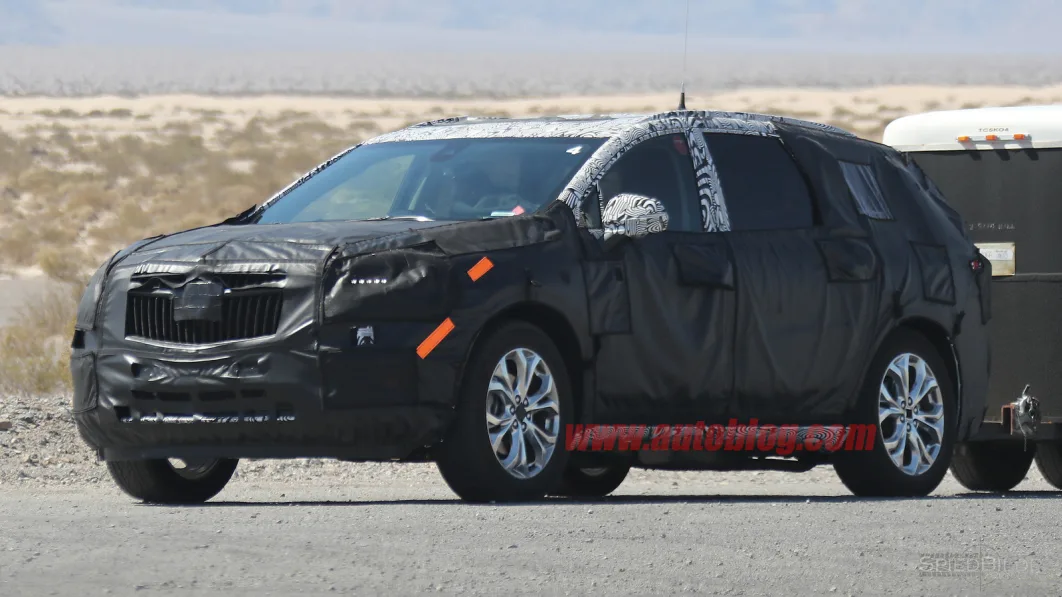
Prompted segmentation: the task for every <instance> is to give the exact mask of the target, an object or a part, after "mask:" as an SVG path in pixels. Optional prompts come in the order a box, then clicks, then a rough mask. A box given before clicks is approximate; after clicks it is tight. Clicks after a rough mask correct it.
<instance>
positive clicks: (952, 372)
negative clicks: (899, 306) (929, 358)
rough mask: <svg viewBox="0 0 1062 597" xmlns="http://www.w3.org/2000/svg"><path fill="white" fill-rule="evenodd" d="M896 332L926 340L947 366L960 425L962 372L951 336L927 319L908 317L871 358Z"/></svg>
mask: <svg viewBox="0 0 1062 597" xmlns="http://www.w3.org/2000/svg"><path fill="white" fill-rule="evenodd" d="M898 330H908V331H912V332H915V333H917V334H919V335H920V336H922V337H923V338H925V339H926V340H928V341H929V343H930V344H932V345H933V348H935V349H936V350H937V354H938V355H940V358H941V359H943V360H944V362H945V363H946V364H947V368H948V371H947V373H948V379H950V380H951V385H952V387H953V388H955V402H956V406H957V408H958V412H957V413H956V415H957V416H956V418H955V421H956V425H961V421H962V417H963V414H964V413H963V392H962V370H961V368H960V364H959V355H958V353H957V352H956V351H955V346H954V344H953V343H952V339H951V334H950V333H948V331H947V329H946V328H945V327H944V326H943V325H941V324H940V323H937V322H936V321H933V320H932V319H929V318H927V317H917V316H916V317H908V318H906V319H903V320H901V321H900V323H899V325H897V326H896V327H894V328H893V329H892V331H890V332H889V333H888V334H886V335H885V336H884V337H883V338H882V339H881V342H879V343H878V346H877V347H876V348H875V349H874V353H873V354H872V356H871V358H873V355H876V354H877V352H878V350H880V349H881V345H882V344H884V343H885V341H886V340H887V339H888V338H889V337H890V336H892V335H893V334H894V333H896V332H897V331H898Z"/></svg>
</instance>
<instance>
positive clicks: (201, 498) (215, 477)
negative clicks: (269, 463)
mask: <svg viewBox="0 0 1062 597" xmlns="http://www.w3.org/2000/svg"><path fill="white" fill-rule="evenodd" d="M238 463H239V461H238V460H235V459H229V458H221V459H204V460H125V461H115V462H108V463H107V470H108V471H110V473H111V478H112V479H114V482H115V483H117V484H118V487H120V488H121V489H122V491H124V492H126V493H127V494H129V495H131V496H132V497H134V498H136V499H138V500H140V501H142V502H147V503H151V504H201V503H203V502H205V501H207V500H209V499H210V498H212V497H214V496H215V495H217V494H218V493H220V492H221V490H222V489H224V488H225V485H227V484H228V482H229V480H230V479H232V474H233V473H234V472H236V465H237V464H238Z"/></svg>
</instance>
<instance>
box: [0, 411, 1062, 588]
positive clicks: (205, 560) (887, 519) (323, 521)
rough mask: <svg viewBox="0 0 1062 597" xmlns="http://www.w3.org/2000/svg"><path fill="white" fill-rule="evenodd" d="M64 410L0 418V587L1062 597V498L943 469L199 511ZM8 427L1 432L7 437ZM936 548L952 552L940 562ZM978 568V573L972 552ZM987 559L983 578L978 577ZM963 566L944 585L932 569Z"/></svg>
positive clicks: (280, 498)
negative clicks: (888, 478) (502, 497)
mask: <svg viewBox="0 0 1062 597" xmlns="http://www.w3.org/2000/svg"><path fill="white" fill-rule="evenodd" d="M68 403H69V401H68V398H67V397H65V396H50V397H36V398H33V399H29V398H26V397H21V398H15V397H8V398H7V399H5V400H4V401H3V403H2V404H0V422H5V421H6V422H10V423H12V425H11V428H10V429H9V430H6V431H0V520H2V521H3V524H2V528H3V530H2V531H0V595H5V596H8V595H77V596H81V595H99V594H115V595H124V594H133V593H136V594H158V595H185V594H187V595H193V594H194V595H201V594H222V593H224V594H226V595H293V594H317V593H325V594H347V593H369V594H376V593H397V594H410V593H444V594H456V593H468V594H483V595H486V594H495V593H498V592H502V591H504V592H509V593H519V594H543V593H544V594H572V595H579V594H586V593H589V592H601V593H605V594H608V593H616V594H653V593H656V594H661V593H697V594H722V595H768V594H777V593H779V592H788V593H792V594H826V595H832V594H838V595H856V594H860V595H862V594H877V595H913V594H934V595H935V594H955V595H967V594H985V595H1005V594H1013V595H1052V594H1054V595H1057V594H1058V587H1059V586H1062V541H1060V538H1062V531H1060V529H1059V527H1058V525H1057V524H1056V518H1057V516H1056V512H1057V507H1058V504H1059V498H1060V494H1059V493H1057V492H1053V491H1051V488H1050V486H1048V485H1047V484H1046V482H1044V481H1043V479H1042V478H1040V476H1039V474H1038V473H1037V472H1036V471H1035V469H1034V471H1033V473H1031V474H1030V476H1029V478H1028V479H1027V480H1026V481H1025V482H1024V483H1023V484H1022V486H1021V487H1020V489H1021V490H1022V491H1020V492H1018V493H1014V494H1010V495H1008V496H1006V497H998V496H986V495H975V494H969V493H966V492H965V491H964V490H963V489H962V488H961V487H960V486H959V485H958V484H957V483H956V482H955V481H954V480H953V479H951V478H950V477H948V478H947V479H946V480H945V482H944V484H942V486H941V487H940V489H938V490H937V492H936V493H935V494H934V495H933V496H932V497H930V498H926V499H915V500H860V499H855V498H853V497H851V496H850V495H849V494H848V492H847V491H846V490H845V488H844V487H843V486H842V485H841V484H840V482H839V481H837V479H836V477H835V476H834V474H833V471H832V470H831V469H830V468H829V467H822V468H819V469H815V470H813V471H811V472H809V473H803V474H784V473H774V472H743V473H687V472H659V471H640V470H639V471H634V472H632V473H631V476H630V478H629V479H628V480H627V482H626V483H624V485H623V486H622V487H621V488H620V489H619V490H618V492H617V494H616V495H615V496H613V497H610V498H608V499H605V500H599V501H595V502H579V501H568V500H555V501H553V502H550V503H546V504H533V505H504V506H503V505H479V506H477V505H468V504H464V503H461V502H459V501H457V500H456V499H455V498H454V496H453V494H452V493H450V491H449V490H448V488H447V487H446V485H445V484H444V483H443V481H442V478H441V477H440V476H439V474H438V473H437V471H436V469H435V467H434V466H433V465H425V464H409V465H398V464H385V463H367V464H350V463H339V462H331V461H319V460H300V461H279V462H274V461H252V462H243V463H241V465H240V468H239V470H238V471H237V476H236V478H235V479H234V480H233V481H232V483H231V484H230V486H229V487H228V488H226V490H225V491H224V492H223V493H222V494H221V495H220V496H219V497H218V498H216V500H215V501H213V502H211V503H209V504H208V505H206V506H202V507H189V508H167V507H152V506H144V505H139V504H136V503H135V502H133V501H132V500H131V499H129V498H127V497H126V496H124V495H123V494H121V493H120V492H119V490H118V489H116V488H115V487H114V486H113V485H112V484H111V482H110V480H109V478H108V477H107V475H106V471H105V468H104V467H103V466H102V465H100V464H98V463H96V462H95V461H94V459H93V457H92V454H91V453H90V452H89V451H88V450H87V449H86V448H85V447H84V446H83V444H82V443H81V440H80V439H79V438H78V437H77V434H76V432H75V430H74V429H73V426H72V422H71V419H70V416H69V414H68V412H67V410H66V407H67V404H68ZM2 427H4V425H0V428H2ZM938 553H947V554H953V555H950V556H948V557H946V558H944V559H943V560H939V563H933V562H938V560H933V559H932V558H931V556H932V555H933V554H938ZM977 553H981V554H982V559H981V560H976V559H971V557H972V558H977V557H978V556H976V555H972V556H971V554H977ZM978 561H981V562H983V566H982V568H983V569H982V571H981V572H980V573H972V572H969V573H963V572H960V570H962V569H970V568H971V566H972V565H973V564H976V563H977V562H978ZM931 567H932V568H933V569H934V570H938V571H950V573H951V574H953V575H952V576H929V575H927V574H926V572H925V571H926V570H928V569H930V568H931Z"/></svg>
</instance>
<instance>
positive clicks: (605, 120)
mask: <svg viewBox="0 0 1062 597" xmlns="http://www.w3.org/2000/svg"><path fill="white" fill-rule="evenodd" d="M682 121H687V122H691V123H694V125H695V126H698V125H707V127H708V128H718V129H723V130H734V131H741V130H745V129H749V128H755V129H769V127H770V126H771V123H775V122H780V123H787V124H791V125H796V126H803V127H806V128H811V129H816V130H819V131H826V132H830V133H834V134H839V135H845V136H853V135H852V133H849V132H848V131H845V130H842V129H840V128H837V127H834V126H830V125H826V124H819V123H815V122H809V121H805V120H798V119H793V118H788V117H783V116H772V115H768V114H751V113H744V112H718V111H699V110H683V111H675V112H662V113H657V114H580V115H568V116H548V117H540V118H484V117H459V118H444V119H441V120H432V121H429V122H423V123H420V124H416V125H413V126H410V127H407V128H404V129H401V130H398V131H394V132H392V133H386V134H384V135H380V136H379V137H376V138H374V139H371V140H369V141H367V143H386V142H394V141H418V140H429V139H461V138H489V137H584V138H585V137H589V138H610V137H615V136H617V135H620V134H623V133H625V132H627V131H630V130H633V129H638V128H641V127H646V126H653V125H657V124H659V125H667V124H669V123H672V122H682Z"/></svg>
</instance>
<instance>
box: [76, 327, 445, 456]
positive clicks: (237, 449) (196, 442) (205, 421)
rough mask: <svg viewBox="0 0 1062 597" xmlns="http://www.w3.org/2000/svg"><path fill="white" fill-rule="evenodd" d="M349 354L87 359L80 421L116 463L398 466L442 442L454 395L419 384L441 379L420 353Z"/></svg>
mask: <svg viewBox="0 0 1062 597" xmlns="http://www.w3.org/2000/svg"><path fill="white" fill-rule="evenodd" d="M349 348H350V349H349V350H348V349H347V348H339V349H336V350H329V351H325V352H320V351H316V350H315V351H307V350H299V349H293V348H292V347H290V346H287V347H284V346H273V347H248V348H243V349H239V350H231V351H228V352H226V353H224V354H213V355H209V356H206V355H204V356H195V357H179V356H174V355H166V354H160V353H157V352H154V351H150V350H130V349H121V350H101V351H99V352H97V353H92V352H81V353H78V354H75V356H74V367H73V369H74V373H75V380H74V381H75V408H74V417H75V421H76V424H77V428H78V430H79V432H80V433H81V436H82V437H83V438H84V439H85V441H86V442H88V444H89V445H90V446H92V447H93V448H95V449H97V450H99V451H101V453H102V456H103V458H104V459H106V460H135V459H147V458H182V457H189V458H190V457H204V456H210V457H230V458H270V457H276V458H294V457H334V458H344V459H352V460H374V459H396V458H406V457H409V456H410V455H411V454H413V453H415V452H416V451H417V450H418V449H419V448H422V447H424V446H427V445H429V444H431V443H434V442H435V441H437V440H438V438H439V437H440V436H441V434H442V432H443V430H444V429H445V425H446V423H447V422H448V421H449V416H450V414H451V413H452V408H451V407H450V404H451V402H450V396H449V394H450V393H449V392H441V391H440V392H429V393H428V394H424V393H423V392H421V388H420V387H419V384H418V382H417V380H418V379H419V378H420V376H421V373H422V371H421V370H422V369H427V370H436V373H438V371H437V369H439V368H437V367H433V365H432V364H430V363H425V364H423V365H422V364H420V363H417V362H415V360H414V359H415V357H416V355H415V353H414V352H413V349H408V350H393V349H386V348H385V349H382V350H374V348H375V347H349ZM441 369H443V370H446V369H449V368H447V367H442V368H441ZM451 379H452V377H451ZM440 389H441V388H440Z"/></svg>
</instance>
